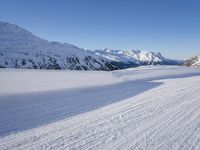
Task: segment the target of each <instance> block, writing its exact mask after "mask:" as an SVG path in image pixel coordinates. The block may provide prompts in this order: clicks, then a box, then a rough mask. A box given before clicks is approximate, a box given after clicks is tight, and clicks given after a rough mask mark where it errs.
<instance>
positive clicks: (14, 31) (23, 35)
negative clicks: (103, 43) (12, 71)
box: [0, 22, 118, 70]
mask: <svg viewBox="0 0 200 150" xmlns="http://www.w3.org/2000/svg"><path fill="white" fill-rule="evenodd" d="M0 67H1V68H34V69H70V70H114V69H118V68H117V67H115V66H113V65H112V64H110V61H108V60H107V59H105V58H103V57H100V56H97V55H94V54H91V53H87V52H85V51H84V50H83V49H80V48H78V47H76V46H73V45H70V44H67V43H58V42H49V41H46V40H44V39H41V38H39V37H36V36H35V35H33V34H31V33H30V32H28V31H26V30H25V29H22V28H20V27H18V26H17V25H13V24H9V23H4V22H0Z"/></svg>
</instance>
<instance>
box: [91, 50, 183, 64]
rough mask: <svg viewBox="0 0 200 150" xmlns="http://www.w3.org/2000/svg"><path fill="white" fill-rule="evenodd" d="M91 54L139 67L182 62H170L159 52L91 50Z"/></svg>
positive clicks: (179, 62)
mask: <svg viewBox="0 0 200 150" xmlns="http://www.w3.org/2000/svg"><path fill="white" fill-rule="evenodd" d="M91 52H92V53H94V54H96V55H99V56H102V57H105V58H107V59H110V60H112V61H115V62H124V63H125V64H129V65H130V66H141V65H157V64H160V65H180V64H181V63H182V61H177V60H170V59H167V58H165V57H163V56H162V55H161V54H160V53H159V52H157V53H154V52H147V51H140V50H108V49H105V50H92V51H91Z"/></svg>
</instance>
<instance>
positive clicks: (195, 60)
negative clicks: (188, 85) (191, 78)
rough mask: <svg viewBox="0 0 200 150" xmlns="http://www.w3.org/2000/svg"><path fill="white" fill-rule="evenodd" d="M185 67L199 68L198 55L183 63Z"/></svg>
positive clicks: (199, 58) (199, 57) (199, 60)
mask: <svg viewBox="0 0 200 150" xmlns="http://www.w3.org/2000/svg"><path fill="white" fill-rule="evenodd" d="M184 65H185V66H191V67H195V68H200V55H199V56H195V57H192V58H190V59H188V60H186V61H185V62H184Z"/></svg>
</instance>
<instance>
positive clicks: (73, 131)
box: [0, 66, 200, 150]
mask: <svg viewBox="0 0 200 150" xmlns="http://www.w3.org/2000/svg"><path fill="white" fill-rule="evenodd" d="M0 76H1V78H0V114H1V115H0V149H101V150H102V149H148V150H149V149H166V150H169V149H185V150H188V149H196V150H198V149H200V109H199V108H200V92H199V91H200V86H199V85H200V70H198V69H193V68H187V67H177V66H173V67H172V66H162V67H161V66H146V67H138V68H134V69H127V70H120V71H113V72H97V71H88V72H84V71H44V70H43V71H42V70H14V69H1V70H0Z"/></svg>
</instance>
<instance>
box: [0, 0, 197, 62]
mask: <svg viewBox="0 0 200 150" xmlns="http://www.w3.org/2000/svg"><path fill="white" fill-rule="evenodd" d="M0 21H6V22H10V23H14V24H17V25H19V26H21V27H23V28H25V29H27V30H29V31H31V32H32V33H34V34H36V35H37V36H40V37H42V38H45V39H48V40H50V41H58V42H67V43H71V44H74V45H76V46H79V47H81V48H88V49H102V48H110V49H124V50H126V49H140V50H147V51H160V52H161V53H162V54H163V55H164V56H167V57H170V58H177V59H185V58H189V57H191V56H194V55H197V54H200V0H0Z"/></svg>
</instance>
